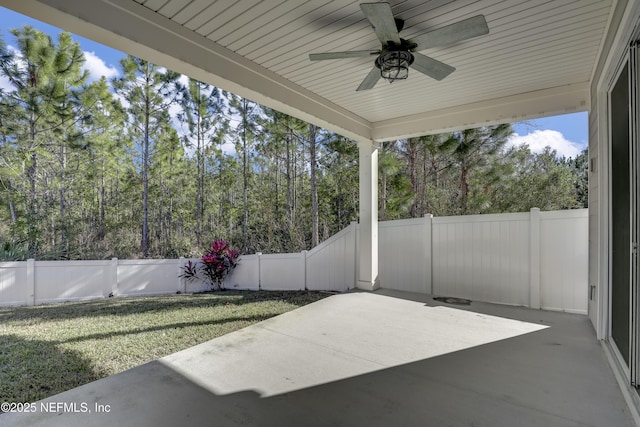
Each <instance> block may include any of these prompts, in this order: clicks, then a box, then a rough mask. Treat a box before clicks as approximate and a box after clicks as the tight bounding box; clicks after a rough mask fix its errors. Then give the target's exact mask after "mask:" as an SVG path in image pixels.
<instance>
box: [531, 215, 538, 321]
mask: <svg viewBox="0 0 640 427" xmlns="http://www.w3.org/2000/svg"><path fill="white" fill-rule="evenodd" d="M529 245H530V247H529V307H531V308H537V309H539V308H540V209H538V208H531V211H530V213H529Z"/></svg>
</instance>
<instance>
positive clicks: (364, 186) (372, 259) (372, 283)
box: [356, 141, 380, 291]
mask: <svg viewBox="0 0 640 427" xmlns="http://www.w3.org/2000/svg"><path fill="white" fill-rule="evenodd" d="M358 147H359V150H360V165H359V167H360V233H359V235H358V239H359V254H358V257H359V263H358V264H359V265H358V281H357V283H356V286H357V287H358V289H363V290H367V291H373V290H375V289H377V288H378V287H380V283H379V281H378V145H377V144H376V143H374V142H373V141H365V142H360V143H359V144H358Z"/></svg>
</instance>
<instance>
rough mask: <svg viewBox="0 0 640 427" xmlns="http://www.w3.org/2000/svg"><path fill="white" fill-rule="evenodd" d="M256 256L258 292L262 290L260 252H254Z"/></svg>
mask: <svg viewBox="0 0 640 427" xmlns="http://www.w3.org/2000/svg"><path fill="white" fill-rule="evenodd" d="M256 255H257V256H258V290H259V291H261V290H262V271H261V270H260V258H261V257H262V252H256Z"/></svg>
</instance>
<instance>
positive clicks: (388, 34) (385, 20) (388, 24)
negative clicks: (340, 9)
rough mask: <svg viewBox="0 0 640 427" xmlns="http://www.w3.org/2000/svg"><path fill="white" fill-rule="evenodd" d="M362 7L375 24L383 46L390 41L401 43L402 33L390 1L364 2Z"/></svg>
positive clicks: (372, 23) (374, 26) (373, 24)
mask: <svg viewBox="0 0 640 427" xmlns="http://www.w3.org/2000/svg"><path fill="white" fill-rule="evenodd" d="M360 9H362V12H363V13H364V15H365V16H366V17H367V19H368V20H369V22H370V23H371V26H373V30H374V31H375V32H376V36H378V39H380V42H382V45H383V46H385V45H387V44H388V43H389V42H390V41H391V42H393V43H395V44H398V45H399V44H400V35H399V34H398V28H397V27H396V21H395V19H394V18H393V12H391V6H390V5H389V3H362V4H360Z"/></svg>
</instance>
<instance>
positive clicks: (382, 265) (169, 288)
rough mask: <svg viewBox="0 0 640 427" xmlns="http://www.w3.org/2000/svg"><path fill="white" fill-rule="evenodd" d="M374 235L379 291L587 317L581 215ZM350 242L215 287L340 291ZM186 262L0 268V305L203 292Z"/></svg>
mask: <svg viewBox="0 0 640 427" xmlns="http://www.w3.org/2000/svg"><path fill="white" fill-rule="evenodd" d="M378 231H379V283H380V285H381V286H382V287H383V288H389V289H397V290H402V291H410V292H420V293H427V294H434V295H441V296H452V297H459V298H468V299H472V300H476V301H487V302H495V303H500V304H510V305H521V306H526V307H532V308H543V309H549V310H560V311H567V312H573V313H585V314H586V313H587V304H588V301H587V290H588V289H587V271H588V268H587V267H588V265H587V263H588V254H587V242H588V235H587V233H588V210H587V209H579V210H570V211H553V212H540V211H539V210H538V209H535V208H534V209H532V210H531V212H525V213H515V214H496V215H469V216H458V217H436V218H434V217H432V216H431V215H427V216H425V217H424V218H416V219H408V220H399V221H385V222H380V223H379V229H378ZM357 235H358V225H357V224H356V223H352V224H351V225H350V226H349V227H347V228H345V229H344V230H342V231H340V232H339V233H337V234H336V235H334V236H333V237H331V238H329V239H328V240H326V241H325V242H323V243H321V244H320V245H318V246H317V247H315V248H313V249H312V250H310V251H302V252H299V253H291V254H264V255H263V254H255V255H243V256H241V258H240V262H239V264H238V266H237V267H236V269H235V270H233V271H232V273H231V274H230V275H229V276H228V277H227V278H226V279H225V288H227V289H250V290H258V289H262V290H298V289H309V290H331V291H346V290H348V289H350V288H352V287H354V284H355V283H356V279H357V278H356V272H357V267H358V266H357V263H358V256H357V254H358V239H357ZM186 261H187V260H186V259H179V260H176V259H173V260H118V259H113V260H108V261H34V260H28V261H23V262H5V263H0V305H34V304H42V303H50V302H57V301H73V300H81V299H91V298H101V297H107V296H110V295H112V296H118V295H128V296H133V295H155V294H168V293H176V292H195V291H202V290H206V289H207V285H206V284H205V283H203V282H202V281H198V280H196V281H185V280H184V279H180V278H179V277H178V276H179V274H180V273H181V272H182V270H181V269H180V267H182V266H183V265H184V264H185V262H186ZM193 261H195V260H193Z"/></svg>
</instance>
